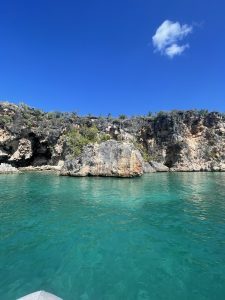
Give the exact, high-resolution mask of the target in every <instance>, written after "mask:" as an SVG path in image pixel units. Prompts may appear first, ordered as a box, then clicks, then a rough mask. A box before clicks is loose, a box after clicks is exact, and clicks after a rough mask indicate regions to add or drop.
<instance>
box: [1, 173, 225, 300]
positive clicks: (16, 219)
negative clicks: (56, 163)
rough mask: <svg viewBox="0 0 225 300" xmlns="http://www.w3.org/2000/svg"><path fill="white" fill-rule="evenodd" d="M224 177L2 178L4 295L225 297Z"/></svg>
mask: <svg viewBox="0 0 225 300" xmlns="http://www.w3.org/2000/svg"><path fill="white" fill-rule="evenodd" d="M224 186H225V174H223V173H174V174H169V173H164V174H149V175H145V176H143V177H142V178H135V179H116V178H69V177H58V176H55V175H49V174H46V175H45V174H22V175H12V176H11V175H10V176H4V175H3V176H1V177H0V217H1V231H0V250H1V256H0V266H1V269H0V276H1V287H0V299H4V300H7V299H16V298H17V297H20V296H22V295H24V294H27V293H31V292H33V291H35V290H40V289H45V290H47V291H50V292H52V293H54V294H57V295H59V296H61V297H62V298H64V299H65V300H66V299H85V300H86V299H116V300H117V299H153V300H154V299H175V300H176V299H224V296H225V276H224V274H225V239H224V236H225V201H224V199H225V191H224Z"/></svg>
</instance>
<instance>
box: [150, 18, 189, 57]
mask: <svg viewBox="0 0 225 300" xmlns="http://www.w3.org/2000/svg"><path fill="white" fill-rule="evenodd" d="M192 30H193V27H192V26H190V25H187V24H184V25H181V24H180V23H179V22H172V21H169V20H166V21H164V22H163V23H162V24H161V25H160V26H159V27H158V29H157V30H156V33H155V35H154V36H153V37H152V42H153V46H154V47H155V50H156V51H158V52H160V53H161V54H162V55H166V56H168V57H170V58H173V57H174V56H176V55H180V54H181V53H182V52H184V50H185V49H187V48H188V47H189V45H188V44H183V45H179V44H178V43H179V42H180V41H182V40H183V39H184V38H185V37H186V36H187V35H188V34H190V33H191V32H192Z"/></svg>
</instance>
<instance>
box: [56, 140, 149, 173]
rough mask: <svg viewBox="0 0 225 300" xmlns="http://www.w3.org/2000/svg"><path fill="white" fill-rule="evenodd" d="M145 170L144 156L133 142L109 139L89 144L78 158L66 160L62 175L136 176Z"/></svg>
mask: <svg viewBox="0 0 225 300" xmlns="http://www.w3.org/2000/svg"><path fill="white" fill-rule="evenodd" d="M143 172H144V161H143V158H142V156H141V154H140V152H139V151H138V150H137V149H135V147H134V145H133V144H130V143H127V142H117V141H115V140H109V141H107V142H102V143H100V144H94V145H88V146H86V147H85V148H84V151H83V152H82V154H81V155H80V156H78V157H77V158H76V159H72V160H70V159H69V160H66V161H65V164H64V166H63V168H62V170H61V175H69V176H113V177H135V176H140V175H142V174H143Z"/></svg>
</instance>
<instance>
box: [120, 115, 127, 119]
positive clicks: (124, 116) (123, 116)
mask: <svg viewBox="0 0 225 300" xmlns="http://www.w3.org/2000/svg"><path fill="white" fill-rule="evenodd" d="M126 118H127V116H126V115H124V114H122V115H119V119H120V120H125V119H126Z"/></svg>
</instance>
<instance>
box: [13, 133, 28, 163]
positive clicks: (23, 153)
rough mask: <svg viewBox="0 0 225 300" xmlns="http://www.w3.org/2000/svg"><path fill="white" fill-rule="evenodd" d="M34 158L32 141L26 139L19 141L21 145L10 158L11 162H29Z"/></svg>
mask: <svg viewBox="0 0 225 300" xmlns="http://www.w3.org/2000/svg"><path fill="white" fill-rule="evenodd" d="M31 156H32V145H31V141H30V140H28V139H25V138H22V139H21V140H20V141H19V145H18V148H17V150H16V151H15V152H14V153H13V155H12V156H11V157H10V159H9V161H19V160H22V159H23V160H27V159H30V158H31Z"/></svg>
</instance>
